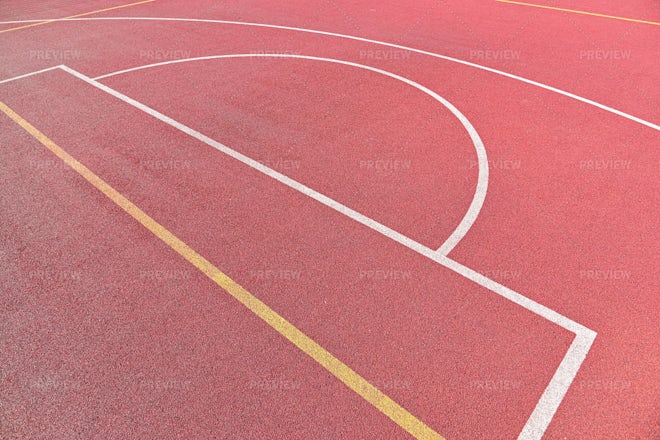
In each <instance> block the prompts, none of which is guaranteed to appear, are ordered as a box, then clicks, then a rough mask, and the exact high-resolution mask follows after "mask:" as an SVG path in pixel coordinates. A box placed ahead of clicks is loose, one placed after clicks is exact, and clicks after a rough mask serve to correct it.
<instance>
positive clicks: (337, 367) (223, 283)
mask: <svg viewBox="0 0 660 440" xmlns="http://www.w3.org/2000/svg"><path fill="white" fill-rule="evenodd" d="M0 110H1V111H2V112H3V113H4V114H6V115H7V116H9V117H10V118H11V119H12V120H13V121H14V122H16V123H17V124H18V125H20V126H21V127H23V129H24V130H25V131H27V132H28V133H29V134H30V135H32V136H33V137H34V138H35V139H37V140H38V141H39V142H41V143H42V144H43V145H44V146H45V147H46V148H48V149H49V150H50V151H52V152H53V153H55V155H56V156H57V157H59V158H60V159H62V161H64V162H65V163H66V164H67V165H69V166H70V167H71V168H73V169H74V170H75V171H76V172H78V174H80V175H81V176H82V177H84V178H85V179H86V180H87V181H88V182H89V183H91V184H92V185H94V187H96V189H98V190H99V191H101V192H102V193H103V194H105V195H106V196H108V198H109V199H110V200H112V201H113V202H114V203H115V204H117V205H118V206H119V207H121V208H122V209H123V210H124V211H126V212H127V213H128V214H130V215H131V216H132V217H133V218H134V219H135V220H137V221H138V222H140V223H141V224H142V225H143V226H144V227H145V228H147V229H148V230H149V231H151V232H152V233H153V234H154V235H155V236H156V237H158V238H160V239H161V240H162V241H164V242H165V243H166V244H167V245H169V246H170V247H171V248H172V249H174V250H175V251H176V252H178V253H179V255H181V256H182V257H183V258H185V259H186V260H188V262H190V263H191V264H193V265H194V266H195V267H197V269H199V270H200V271H202V272H203V273H204V274H205V275H206V276H207V277H209V278H211V279H212V280H213V281H214V282H215V283H216V284H217V285H218V286H220V287H222V288H223V289H224V290H226V291H227V293H229V294H230V295H231V296H233V297H234V298H236V299H237V300H238V301H240V302H241V304H243V305H244V306H245V307H247V308H248V309H250V311H251V312H252V313H254V314H255V315H257V316H258V317H259V318H261V319H262V320H264V321H265V322H266V323H267V324H268V325H270V326H271V327H272V328H274V329H275V330H276V331H277V332H278V333H280V334H281V335H282V336H284V337H285V338H286V339H288V340H289V341H291V342H292V343H293V344H294V345H295V346H297V347H298V348H299V349H301V350H302V351H303V352H304V353H305V354H307V355H308V356H310V357H311V358H312V359H314V360H315V361H316V362H318V363H319V364H321V365H322V366H323V367H324V368H325V369H326V370H328V371H329V372H330V373H332V374H333V375H334V376H335V377H337V378H338V379H339V380H341V381H342V382H343V383H344V384H346V385H347V386H348V387H349V388H350V389H352V390H353V391H355V392H356V393H357V394H359V395H360V396H361V397H362V398H363V399H365V400H366V401H367V402H369V403H370V404H372V405H373V406H375V407H376V408H377V409H378V410H379V411H381V412H382V413H383V414H385V415H386V416H388V417H389V418H390V419H392V420H393V421H394V422H395V423H397V424H398V425H399V426H401V427H402V428H403V429H405V430H406V431H408V432H409V433H410V434H412V435H413V436H414V437H415V438H418V439H424V440H427V439H428V440H431V439H434V440H444V438H443V437H442V436H441V435H440V434H438V433H437V432H435V431H434V430H432V429H431V428H429V427H428V426H426V425H425V424H424V423H423V422H422V421H420V420H419V419H417V418H416V417H415V416H414V415H412V414H411V413H409V412H408V411H407V410H406V409H405V408H403V407H402V406H401V405H399V404H398V403H396V402H395V401H394V400H392V399H391V398H390V397H388V396H387V395H386V394H384V393H383V392H382V391H380V390H379V389H378V388H376V387H375V386H373V385H372V384H370V383H369V382H368V381H367V380H366V379H364V378H363V377H362V376H360V375H359V374H357V373H356V372H355V371H353V370H352V369H351V368H350V367H349V366H347V365H346V364H344V363H343V362H342V361H340V360H339V359H337V358H336V357H334V356H333V355H332V353H330V352H329V351H327V350H326V349H325V348H323V347H321V346H320V345H319V344H318V343H316V342H315V341H314V340H313V339H311V338H310V337H309V336H307V335H305V334H304V333H303V332H302V331H300V330H298V328H296V327H295V326H294V325H293V324H291V323H290V322H288V321H287V320H286V319H284V318H283V317H282V316H280V315H279V314H278V313H277V312H275V311H274V310H273V309H271V308H270V307H268V306H267V305H266V304H265V303H263V302H261V300H259V299H258V298H257V297H255V296H254V295H252V294H251V293H250V292H248V291H247V290H245V289H244V288H243V287H241V286H240V285H239V284H238V283H236V282H235V281H234V280H232V279H231V278H229V276H227V275H225V274H224V273H223V272H222V271H220V269H218V268H217V267H215V266H214V265H213V264H211V262H210V261H208V260H207V259H206V258H204V257H202V256H201V255H200V254H198V253H197V252H196V251H195V250H193V249H192V248H191V247H190V246H188V245H187V244H186V243H184V242H183V241H181V240H180V239H179V238H178V237H176V236H175V235H174V234H172V233H171V232H170V231H168V230H167V229H165V227H164V226H162V225H161V224H159V223H158V222H157V221H156V220H154V219H153V218H151V217H149V216H148V215H147V214H146V213H145V212H144V211H142V210H141V209H140V208H138V207H137V206H136V205H134V204H133V203H132V202H131V201H130V200H128V199H127V198H126V197H124V196H123V195H121V194H120V193H119V192H118V191H117V190H115V189H114V188H112V187H111V186H110V185H109V184H107V183H106V182H105V181H104V180H103V179H101V178H100V177H99V176H97V175H96V174H94V173H93V172H92V171H91V170H90V169H89V168H87V167H86V166H85V165H83V164H81V163H80V162H78V161H77V160H76V159H75V158H74V157H73V156H71V155H70V154H69V153H67V152H66V151H64V150H63V149H62V148H61V147H59V146H58V145H57V144H56V143H55V142H53V141H52V140H50V139H49V138H48V137H47V136H46V135H45V134H43V133H42V132H40V131H39V130H37V129H36V128H35V127H34V126H33V125H31V124H30V123H29V122H28V121H26V120H25V119H23V118H22V117H21V116H20V115H18V114H17V113H16V112H14V111H13V110H12V109H11V108H9V107H8V106H7V105H6V104H5V103H3V102H1V101H0Z"/></svg>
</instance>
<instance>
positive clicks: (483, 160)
mask: <svg viewBox="0 0 660 440" xmlns="http://www.w3.org/2000/svg"><path fill="white" fill-rule="evenodd" d="M223 58H294V59H305V60H315V61H325V62H330V63H335V64H343V65H346V66H352V67H357V68H360V69H365V70H369V71H372V72H376V73H379V74H381V75H385V76H388V77H390V78H393V79H396V80H399V81H401V82H403V83H405V84H408V85H410V86H412V87H414V88H416V89H418V90H420V91H422V92H424V93H425V94H427V95H429V96H431V97H432V98H433V99H435V100H436V101H438V102H440V103H441V104H442V105H443V106H445V107H446V108H447V109H448V110H449V111H450V112H451V113H452V114H453V115H454V116H455V117H456V118H457V119H458V120H459V122H460V123H461V124H462V125H463V127H464V128H465V130H466V131H467V132H468V135H469V136H470V139H471V140H472V143H473V144H474V148H475V150H476V153H477V163H478V167H479V174H478V177H477V185H476V188H475V192H474V196H473V197H472V202H471V203H470V206H469V208H468V210H467V212H466V213H465V215H464V216H463V218H462V219H461V221H460V223H459V224H458V226H457V227H456V228H455V229H454V231H453V232H452V233H451V234H450V236H449V237H448V238H447V239H446V240H445V242H444V243H443V244H442V246H441V247H440V249H439V250H437V251H436V252H437V253H439V254H441V255H447V254H449V252H451V250H452V249H453V248H454V247H455V246H456V245H457V244H458V243H459V242H460V241H461V239H462V238H463V237H465V235H466V234H467V232H468V231H469V230H470V228H471V227H472V225H473V224H474V222H475V221H476V220H477V217H478V216H479V212H480V211H481V207H482V206H483V205H484V201H485V200H486V193H487V190H488V155H487V153H486V148H485V147H484V144H483V141H482V140H481V138H480V137H479V134H478V133H477V130H476V129H475V128H474V126H473V125H472V124H471V123H470V121H469V120H468V118H467V117H465V115H464V114H463V113H461V111H460V110H458V109H457V108H456V107H455V106H454V105H453V104H452V103H451V102H449V101H447V100H446V99H445V98H443V97H442V96H440V95H438V94H437V93H435V92H434V91H433V90H431V89H429V88H427V87H424V86H423V85H421V84H419V83H417V82H415V81H413V80H411V79H408V78H405V77H403V76H400V75H397V74H395V73H392V72H388V71H386V70H382V69H378V68H376V67H372V66H366V65H364V64H359V63H354V62H351V61H345V60H338V59H335V58H324V57H315V56H310V55H294V54H227V55H210V56H204V57H195V58H184V59H178V60H168V61H162V62H159V63H153V64H147V65H144V66H138V67H132V68H130V69H124V70H119V71H117V72H112V73H107V74H105V75H101V76H97V77H96V78H93V79H94V81H98V80H101V79H104V78H110V77H112V76H116V75H122V74H125V73H129V72H135V71H139V70H144V69H150V68H152V67H160V66H167V65H171V64H179V63H187V62H191V61H207V60H215V59H223Z"/></svg>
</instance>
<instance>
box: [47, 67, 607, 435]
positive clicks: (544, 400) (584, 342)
mask: <svg viewBox="0 0 660 440" xmlns="http://www.w3.org/2000/svg"><path fill="white" fill-rule="evenodd" d="M59 68H61V69H62V70H64V71H66V72H68V73H70V74H71V75H73V76H75V77H77V78H79V79H81V80H82V81H84V82H86V83H88V84H90V85H92V86H94V87H96V88H98V89H100V90H102V91H105V92H106V93H109V94H110V95H112V96H114V97H116V98H118V99H120V100H121V101H124V102H126V103H127V104H130V105H132V106H134V107H136V108H138V109H140V110H142V111H144V112H145V113H147V114H150V115H151V116H153V117H155V118H157V119H159V120H160V121H162V122H165V123H166V124H168V125H170V126H172V127H174V128H176V129H178V130H179V131H181V132H183V133H186V134H188V135H190V136H192V137H194V138H195V139H198V140H200V141H201V142H204V143H205V144H207V145H209V146H211V147H213V148H215V149H217V150H219V151H221V152H223V153H225V154H228V155H229V156H231V157H234V158H235V159H237V160H239V161H241V162H243V163H244V164H246V165H248V166H251V167H252V168H254V169H256V170H257V171H260V172H262V173H264V174H266V175H268V176H269V177H272V178H274V179H276V180H278V181H279V182H281V183H283V184H285V185H287V186H289V187H291V188H293V189H295V190H297V191H300V192H301V193H303V194H305V195H308V196H309V197H311V198H313V199H315V200H317V201H319V202H321V203H323V204H324V205H326V206H328V207H330V208H332V209H335V210H336V211H338V212H340V213H342V214H345V215H347V214H346V213H347V212H348V213H351V214H352V215H354V216H355V218H354V220H356V221H358V222H360V223H362V224H363V225H365V226H367V227H369V228H371V229H374V230H375V231H377V232H381V231H379V230H378V229H376V228H375V227H374V226H378V225H380V224H379V223H378V222H376V221H375V220H372V219H371V218H369V217H367V216H365V215H362V214H360V213H358V212H356V211H353V210H351V209H350V208H347V207H345V206H344V205H342V204H340V203H338V202H336V201H334V200H333V199H331V198H329V197H326V196H324V195H323V194H320V193H318V192H316V191H314V190H312V189H311V188H308V187H306V186H305V185H303V184H301V183H298V182H297V181H295V180H293V179H291V178H289V177H287V176H285V175H283V174H280V173H278V172H277V171H275V170H272V169H270V168H268V167H267V166H265V165H263V164H261V163H259V162H257V161H255V160H253V159H251V158H249V157H247V156H244V155H242V154H241V153H238V152H235V151H234V150H232V149H231V148H229V147H227V146H225V145H223V144H221V143H220V142H217V141H215V140H213V139H211V138H209V137H208V136H206V135H204V134H202V133H200V132H198V131H196V130H194V129H192V128H190V127H188V126H186V125H184V124H182V123H180V122H178V121H175V120H174V119H172V118H170V117H168V116H166V115H164V114H162V113H160V112H158V111H156V110H154V109H152V108H150V107H148V106H146V105H145V104H142V103H140V102H139V101H136V100H134V99H133V98H130V97H128V96H126V95H124V94H122V93H120V92H118V91H116V90H114V89H112V88H110V87H108V86H106V85H104V84H102V83H100V82H98V81H96V80H94V79H92V78H89V77H87V76H86V75H84V74H82V73H80V72H78V71H76V70H74V69H71V68H69V67H67V66H65V65H60V66H59ZM380 226H381V227H382V228H383V232H387V234H385V235H386V236H387V237H388V238H390V239H392V240H394V241H396V242H398V243H400V244H402V245H404V246H406V247H407V248H409V249H410V250H413V251H415V252H417V253H419V254H420V255H423V256H425V257H427V258H429V259H430V260H432V261H435V262H436V263H438V264H440V265H442V266H444V267H446V268H448V269H451V270H453V271H454V272H456V273H458V274H460V275H462V276H464V277H465V278H467V279H469V280H471V281H472V282H474V283H476V284H478V285H480V286H482V287H485V288H486V289H488V290H490V291H492V292H494V293H496V294H498V295H500V296H502V297H504V298H506V299H508V300H510V301H512V302H514V303H515V304H518V305H520V306H522V307H523V308H525V309H527V310H529V311H531V312H532V313H535V314H537V315H539V316H541V317H543V318H545V319H547V320H549V321H550V322H553V323H554V324H556V325H559V326H560V327H562V328H564V329H566V330H568V331H570V332H572V333H574V334H575V338H574V339H573V342H572V343H571V345H570V347H569V349H568V350H567V351H566V354H565V355H564V357H563V359H562V361H561V362H560V364H559V366H558V367H557V370H556V371H555V374H554V375H553V377H552V379H551V380H550V382H549V383H548V385H547V387H546V389H545V390H544V392H543V394H542V395H541V397H540V399H539V401H538V403H537V404H536V406H535V408H534V410H533V412H532V414H531V415H530V417H529V418H528V420H527V422H526V423H525V426H524V427H523V430H522V431H521V433H520V435H519V436H518V440H539V439H541V438H542V437H543V434H544V433H545V431H546V430H547V427H548V426H549V425H550V422H551V420H552V418H553V417H554V414H555V413H556V411H557V409H558V408H559V405H560V404H561V402H562V400H563V399H564V396H565V395H566V392H568V389H569V388H570V386H571V384H572V383H573V380H574V379H575V376H576V375H577V372H578V370H579V369H580V366H581V365H582V362H583V361H584V359H585V358H586V356H587V353H588V352H589V350H590V348H591V345H592V344H593V341H594V340H595V338H596V332H594V331H593V330H590V329H588V328H586V327H584V326H583V325H581V324H578V323H577V322H575V321H573V320H571V319H569V318H567V317H565V316H563V315H561V314H560V313H558V312H556V311H554V310H552V309H550V308H548V307H546V306H543V305H541V304H539V303H537V302H536V301H534V300H532V299H530V298H527V297H525V296H523V295H521V294H520V293H518V292H515V291H513V290H512V289H509V288H508V287H505V286H503V285H502V284H499V283H497V282H495V281H493V280H491V279H489V278H487V277H485V276H484V275H482V274H480V273H478V272H476V271H474V270H472V269H470V268H468V267H466V266H464V265H462V264H460V263H458V262H456V261H454V260H451V259H450V258H449V257H447V256H445V255H442V254H438V253H437V252H436V251H434V250H432V249H430V248H428V247H425V246H424V245H422V244H420V243H417V242H416V241H414V240H412V239H410V238H408V237H406V236H405V235H403V234H399V233H398V232H395V231H392V230H391V229H389V228H387V227H386V226H384V225H380ZM383 232H381V233H383Z"/></svg>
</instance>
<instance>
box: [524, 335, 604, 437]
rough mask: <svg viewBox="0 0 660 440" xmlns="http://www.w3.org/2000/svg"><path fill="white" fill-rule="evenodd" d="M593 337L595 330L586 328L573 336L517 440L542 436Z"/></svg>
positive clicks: (585, 354) (587, 351)
mask: <svg viewBox="0 0 660 440" xmlns="http://www.w3.org/2000/svg"><path fill="white" fill-rule="evenodd" d="M595 339H596V332H594V331H592V330H588V329H585V330H583V331H582V332H580V333H578V334H577V335H576V336H575V339H574V340H573V343H572V344H571V346H570V348H569V349H568V351H567V352H566V354H565V355H564V359H563V360H562V361H561V364H559V368H558V369H557V371H556V372H555V374H554V375H553V376H552V379H551V380H550V383H549V384H548V386H547V387H546V388H545V391H544V392H543V394H542V395H541V399H540V400H539V401H538V403H537V404H536V407H535V408H534V411H532V414H531V415H530V417H529V419H527V423H525V426H524V427H523V429H522V431H521V432H520V435H518V440H539V439H541V438H542V437H543V435H544V434H545V431H546V430H547V429H548V426H549V425H550V422H551V421H552V418H553V417H554V415H555V413H556V412H557V409H558V408H559V405H560V404H561V402H562V401H563V400H564V396H565V395H566V392H567V391H568V389H569V388H570V386H571V384H572V383H573V380H574V379H575V376H576V374H577V372H578V370H579V369H580V366H581V365H582V362H583V361H584V359H585V358H586V357H587V353H589V349H590V348H591V345H592V344H593V342H594V340H595Z"/></svg>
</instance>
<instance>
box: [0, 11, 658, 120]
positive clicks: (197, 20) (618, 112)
mask: <svg viewBox="0 0 660 440" xmlns="http://www.w3.org/2000/svg"><path fill="white" fill-rule="evenodd" d="M102 20H143V21H179V22H191V23H219V24H232V25H237V26H255V27H265V28H270V29H282V30H288V31H297V32H307V33H311V34H318V35H327V36H331V37H338V38H346V39H349V40H355V41H362V42H365V43H373V44H380V45H382V46H388V47H394V48H397V49H403V50H407V51H410V52H416V53H420V54H423V55H428V56H431V57H435V58H440V59H443V60H446V61H451V62H454V63H458V64H463V65H465V66H470V67H474V68H475V69H480V70H485V71H487V72H491V73H494V74H496V75H501V76H505V77H507V78H511V79H515V80H517V81H522V82H524V83H526V84H530V85H533V86H536V87H540V88H542V89H545V90H549V91H551V92H554V93H558V94H560V95H564V96H567V97H569V98H572V99H575V100H577V101H581V102H584V103H585V104H589V105H592V106H594V107H597V108H599V109H601V110H605V111H607V112H610V113H613V114H615V115H618V116H621V117H623V118H626V119H629V120H631V121H634V122H637V123H640V124H642V125H646V126H647V127H650V128H653V129H655V130H658V131H660V126H658V125H656V124H654V123H652V122H649V121H646V120H644V119H642V118H638V117H637V116H633V115H631V114H629V113H625V112H622V111H621V110H617V109H615V108H612V107H609V106H607V105H605V104H601V103H599V102H596V101H593V100H591V99H588V98H583V97H582V96H579V95H576V94H574V93H571V92H567V91H565V90H562V89H558V88H556V87H553V86H549V85H547V84H543V83H540V82H537V81H534V80H531V79H528V78H525V77H522V76H518V75H515V74H513V73H508V72H504V71H502V70H497V69H494V68H492V67H487V66H483V65H481V64H476V63H473V62H470V61H465V60H461V59H460V58H454V57H450V56H447V55H441V54H437V53H434V52H429V51H427V50H423V49H415V48H414V47H409V46H403V45H400V44H395V43H388V42H386V41H379V40H373V39H370V38H363V37H356V36H354V35H347V34H340V33H336V32H328V31H319V30H316V29H306V28H299V27H293V26H282V25H276V24H266V23H252V22H243V21H231V20H211V19H202V18H176V17H80V18H66V19H63V18H56V19H44V20H19V21H2V22H0V24H17V23H35V22H42V21H48V22H50V23H58V22H65V21H102Z"/></svg>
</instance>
